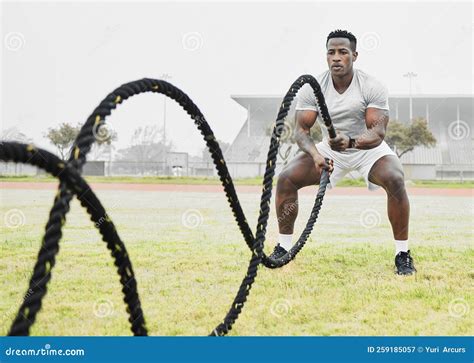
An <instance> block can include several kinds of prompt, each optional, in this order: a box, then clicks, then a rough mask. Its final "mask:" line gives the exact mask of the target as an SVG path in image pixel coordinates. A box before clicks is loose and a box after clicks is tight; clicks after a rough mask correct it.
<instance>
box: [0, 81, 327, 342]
mask: <svg viewBox="0 0 474 363" xmlns="http://www.w3.org/2000/svg"><path fill="white" fill-rule="evenodd" d="M305 83H308V84H309V85H310V86H311V87H312V88H313V91H314V94H315V96H316V98H317V100H318V106H319V111H320V115H321V117H322V119H323V121H324V124H325V126H326V127H327V129H328V132H329V136H330V137H335V136H336V132H335V130H334V127H333V125H332V122H331V118H330V116H329V112H328V110H327V106H326V103H325V100H324V96H323V94H322V92H321V88H320V86H319V84H318V82H317V81H316V79H315V78H314V77H312V76H310V75H303V76H301V77H299V78H298V79H297V80H296V81H295V82H294V83H293V84H292V85H291V87H290V89H289V91H288V92H287V93H286V95H285V97H284V99H283V101H282V103H281V107H280V109H279V112H278V116H277V119H276V122H275V126H274V128H273V132H272V137H271V142H270V148H269V151H268V155H267V163H266V169H265V174H264V178H263V190H262V196H261V201H260V212H259V217H258V223H257V228H256V235H255V237H254V235H253V233H252V230H251V228H250V226H249V224H248V222H247V220H246V218H245V215H244V213H243V210H242V207H241V205H240V202H239V199H238V197H237V193H236V191H235V187H234V184H233V181H232V178H231V176H230V174H229V171H228V169H227V165H226V163H225V160H224V157H223V155H222V151H221V149H220V147H219V144H218V142H217V140H216V138H215V136H214V133H213V132H212V129H211V128H210V126H209V124H208V123H207V121H206V119H205V118H204V116H203V114H202V113H201V111H200V110H199V108H198V107H197V106H196V105H195V104H194V103H193V101H192V100H191V99H190V98H189V97H188V96H187V95H186V94H185V93H184V92H182V91H181V90H180V89H178V88H177V87H175V86H173V85H172V84H170V83H168V82H166V81H163V80H155V79H148V78H145V79H142V80H138V81H134V82H130V83H127V84H124V85H122V86H120V87H119V88H117V89H116V90H115V91H113V92H112V93H110V94H109V95H108V96H107V97H106V98H105V99H104V100H103V101H102V102H101V103H100V104H99V106H97V107H96V108H95V110H94V111H93V112H92V114H91V115H90V116H89V118H88V119H87V121H86V123H85V124H84V125H83V127H82V128H81V130H80V132H79V134H78V136H77V138H76V140H75V142H74V145H73V147H72V149H71V154H70V156H69V160H68V161H67V162H66V161H63V160H60V159H59V158H58V157H56V156H55V155H53V154H51V153H49V152H47V151H45V150H42V149H39V148H36V147H34V146H32V145H26V144H21V143H16V142H2V143H1V144H0V160H2V161H6V162H8V161H12V162H18V163H28V164H31V165H35V166H37V167H39V168H42V169H44V170H46V171H47V172H49V173H51V174H52V175H53V176H55V177H57V178H58V179H59V181H60V183H59V187H58V192H57V194H56V197H55V199H54V204H53V207H52V209H51V212H50V214H49V219H48V222H47V224H46V228H45V229H46V230H45V235H44V237H43V240H42V244H41V247H40V250H39V252H38V257H37V261H36V264H35V266H34V269H33V273H32V276H31V278H30V282H29V288H28V290H27V293H26V294H25V297H24V300H23V303H22V304H21V306H20V308H19V310H18V313H17V315H16V318H15V320H14V321H13V323H12V325H11V328H10V331H9V333H8V335H29V333H30V328H31V326H32V325H33V324H34V322H35V319H36V315H37V313H38V312H39V310H40V309H41V305H42V300H43V298H44V296H45V295H46V292H47V284H48V282H49V281H50V280H51V271H52V269H53V267H54V265H55V261H56V255H57V253H58V252H59V241H60V239H61V236H62V232H61V229H62V226H63V225H64V223H65V221H66V214H67V213H68V211H69V208H70V202H71V200H72V198H73V196H74V195H76V196H77V198H78V199H79V201H80V202H81V205H82V206H83V207H84V208H86V210H87V212H88V213H89V215H90V217H91V220H92V221H93V222H94V224H95V226H96V227H97V228H98V229H99V231H100V233H101V235H102V239H103V241H104V242H106V244H107V248H108V249H109V250H110V251H111V254H112V257H113V258H114V263H115V266H116V267H117V272H118V274H119V276H120V283H121V284H122V292H123V294H124V302H125V304H126V306H127V312H128V314H129V322H130V324H131V330H132V332H133V334H134V335H147V334H148V332H147V329H146V325H145V319H144V316H143V311H142V308H141V302H140V298H139V295H138V288H137V282H136V279H135V274H134V272H133V268H132V263H131V261H130V258H129V256H128V253H127V250H126V248H125V245H124V243H123V242H122V240H121V239H120V237H119V235H118V232H117V230H116V229H115V226H114V224H113V222H112V220H111V219H110V218H109V216H107V213H106V211H105V209H104V207H103V206H102V204H101V203H100V201H99V199H98V198H97V197H96V196H95V194H94V193H93V191H92V190H91V188H90V187H89V186H88V184H87V183H86V181H85V180H84V179H83V178H82V177H81V175H80V174H81V171H82V167H83V166H84V164H85V163H86V156H87V153H88V152H89V151H90V149H91V146H92V144H93V142H94V141H95V137H94V132H96V131H97V130H98V129H99V128H100V127H101V126H103V125H104V123H105V118H106V117H107V116H109V115H110V114H111V112H112V110H113V109H115V108H116V107H117V105H118V104H120V103H121V102H123V101H124V100H126V99H128V98H129V97H132V96H134V95H138V94H140V93H144V92H154V93H161V94H163V95H165V96H167V97H169V98H172V99H173V100H175V101H176V102H177V103H178V104H179V105H180V106H181V107H182V108H183V109H184V110H185V111H186V112H187V113H188V114H189V115H190V116H191V118H192V119H193V120H194V123H195V125H196V126H197V128H198V130H199V131H200V132H201V134H202V136H203V138H204V141H205V143H206V145H207V147H208V149H209V151H210V153H211V156H212V160H213V162H214V165H215V167H216V169H217V173H218V175H219V178H220V180H221V182H222V185H223V187H224V191H225V194H226V196H227V200H228V202H229V205H230V207H231V209H232V212H233V214H234V218H235V220H236V222H237V224H238V226H239V229H240V231H241V233H242V235H243V237H244V239H245V242H246V243H247V245H248V247H249V248H250V250H251V252H252V256H251V258H250V261H249V265H248V268H247V272H246V275H245V277H244V279H243V280H242V283H241V285H240V287H239V289H238V292H237V294H236V296H235V298H234V300H233V303H232V305H231V307H230V309H229V311H228V313H227V315H226V316H225V318H224V320H223V322H222V323H221V324H219V325H218V326H217V327H216V328H215V329H214V330H213V331H212V332H211V333H210V335H214V336H222V335H226V334H227V333H228V332H229V331H230V330H231V329H232V325H233V324H234V323H235V321H236V320H237V318H238V316H239V314H240V313H241V311H242V309H243V306H244V304H245V302H246V300H247V297H248V295H249V292H250V289H251V287H252V284H253V282H254V281H255V278H256V276H257V271H258V266H259V265H260V264H261V263H262V264H263V265H265V266H266V267H269V268H278V267H282V266H284V265H286V264H287V263H289V262H290V261H292V260H293V259H294V258H295V257H296V255H297V254H298V252H299V251H300V250H301V249H302V248H303V246H304V244H305V242H306V240H307V238H308V236H309V235H310V234H311V231H312V229H313V226H314V224H315V222H316V219H317V217H318V213H319V211H320V209H321V205H322V201H323V198H324V194H325V191H326V186H327V184H328V182H329V175H328V172H327V171H326V170H323V171H322V174H321V180H320V185H319V190H318V193H317V195H316V199H315V203H314V206H313V209H312V211H311V215H310V218H309V220H308V222H307V224H306V227H305V229H304V230H303V232H302V234H301V236H300V238H299V239H298V241H297V242H296V244H295V245H294V246H293V248H292V249H291V250H290V251H289V252H288V253H287V254H285V255H284V256H283V257H281V258H279V259H273V258H270V257H269V256H267V255H266V254H265V253H264V251H263V248H264V242H265V235H266V228H267V222H268V218H269V212H270V199H271V194H272V183H273V176H274V174H275V167H276V159H277V154H278V149H279V146H280V136H281V132H282V129H283V125H284V119H285V118H286V116H287V115H288V111H289V109H290V106H291V103H292V102H293V100H294V98H295V96H296V94H297V92H298V91H299V89H300V88H301V87H302V86H303V85H304V84H305Z"/></svg>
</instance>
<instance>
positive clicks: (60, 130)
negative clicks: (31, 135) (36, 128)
mask: <svg viewBox="0 0 474 363" xmlns="http://www.w3.org/2000/svg"><path fill="white" fill-rule="evenodd" d="M80 130H81V125H77V126H72V125H71V124H69V123H67V122H63V123H62V124H61V125H59V126H58V127H57V128H49V129H48V132H47V133H46V134H45V135H44V136H45V137H46V138H47V139H48V140H49V141H50V142H51V143H52V144H53V145H54V146H56V148H57V149H58V152H59V155H60V157H61V159H63V160H65V159H66V152H67V151H68V150H69V149H70V148H71V146H72V144H73V143H74V140H75V139H76V136H77V135H78V134H79V131H80Z"/></svg>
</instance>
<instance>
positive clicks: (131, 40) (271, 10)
mask: <svg viewBox="0 0 474 363" xmlns="http://www.w3.org/2000/svg"><path fill="white" fill-rule="evenodd" d="M1 16H2V20H1V24H2V40H3V46H2V47H1V49H2V50H1V52H2V53H1V61H2V65H1V72H2V74H1V78H2V81H1V82H2V89H1V91H2V94H1V123H2V125H1V127H2V130H5V129H8V128H10V127H13V126H16V127H17V128H18V129H19V130H20V131H21V132H24V133H25V134H27V135H28V136H29V137H31V138H33V139H34V141H35V143H36V144H37V145H39V146H42V147H46V148H48V149H50V150H53V148H52V147H51V146H48V142H47V140H45V139H44V137H43V133H44V132H45V131H46V130H47V128H48V127H53V126H56V125H58V124H59V123H60V122H65V121H67V122H72V123H79V122H81V123H82V122H84V121H85V120H86V118H87V117H88V116H89V114H90V113H91V112H92V110H93V109H94V108H95V107H96V105H97V104H98V103H99V102H100V101H101V100H102V98H103V97H105V96H106V95H107V94H108V93H109V92H110V91H112V90H113V89H114V88H116V87H117V86H119V85H121V84H122V83H125V82H128V81H132V80H135V79H139V78H143V77H151V78H161V77H162V75H164V74H168V75H170V76H171V77H172V78H171V79H170V82H172V83H174V84H175V85H176V86H178V87H180V88H181V89H183V90H184V91H185V92H186V93H188V95H189V96H190V97H191V98H192V99H193V100H194V102H195V103H196V104H197V105H198V107H200V109H201V111H202V112H203V113H204V115H205V116H206V118H207V120H208V121H209V123H210V125H211V127H212V128H213V130H214V133H215V134H216V136H217V137H218V138H219V139H221V140H224V141H227V142H231V141H232V140H233V139H234V137H235V136H236V134H237V132H238V131H239V129H240V128H241V126H242V124H243V123H244V122H245V117H246V111H245V109H243V108H242V107H241V106H239V105H238V104H237V103H235V101H233V100H232V99H231V98H230V95H232V94H253V95H259V94H260V95H269V94H271V95H283V93H284V92H285V91H286V90H287V89H288V86H289V85H290V84H291V82H293V81H294V80H295V79H296V78H297V77H298V76H299V75H301V74H304V73H311V74H314V75H316V74H319V73H321V72H322V71H324V70H325V69H326V68H327V65H326V63H325V62H326V59H325V40H326V36H327V34H328V33H329V32H330V31H331V30H334V29H336V28H342V29H347V30H349V31H351V32H353V33H354V34H355V35H356V37H357V38H358V41H359V46H358V48H359V49H358V51H359V59H358V60H357V62H356V64H355V66H356V67H357V68H360V69H362V70H364V71H366V72H367V73H369V74H372V75H374V76H376V77H378V78H379V79H380V80H381V81H382V82H383V83H385V84H386V85H387V87H388V89H389V92H390V93H392V94H407V93H408V80H407V78H404V77H403V76H402V75H403V74H404V73H406V72H408V71H412V72H415V73H417V75H418V77H417V78H416V79H415V83H414V92H415V93H422V94H472V93H473V89H472V84H473V80H474V65H473V59H472V57H473V54H472V48H473V46H472V43H473V31H474V23H473V9H472V2H438V3H431V2H422V3H420V2H417V3H415V2H402V3H393V2H383V3H382V2H355V1H353V2H350V3H347V2H344V3H343V2H319V1H314V2H301V3H297V2H294V1H291V2H290V1H285V2H268V1H267V2H261V3H254V2H243V3H237V2H225V3H217V2H196V1H194V2H192V3H187V2H177V3H171V2H143V3H137V2H118V3H117V2H111V1H108V2H101V3H98V2H90V1H89V2H65V3H45V2H38V1H36V2H29V3H20V2H14V3H13V2H11V3H9V2H3V3H2V14H1ZM167 105H168V107H167V130H168V138H169V139H171V140H172V142H173V143H174V145H175V150H177V151H188V152H191V153H194V154H196V153H197V152H198V151H199V150H201V149H202V147H203V146H204V144H203V142H202V140H201V136H200V134H199V133H198V132H197V130H196V129H195V127H194V125H193V123H192V122H191V120H190V119H189V117H188V116H187V115H186V114H185V113H184V112H183V111H181V110H180V108H179V107H178V106H176V105H175V104H174V102H173V101H170V100H169V101H168V103H167ZM276 111H277V110H275V115H276ZM108 122H110V123H111V125H112V127H113V128H114V130H116V131H117V133H118V137H119V140H118V146H119V147H123V146H125V145H127V144H128V143H129V141H130V135H131V134H132V131H133V129H135V128H136V127H138V126H140V125H149V124H157V125H159V126H160V127H161V126H162V124H163V96H161V95H156V94H148V95H142V96H138V97H136V98H133V99H130V100H128V101H127V102H126V103H124V104H122V105H121V106H119V108H118V109H117V110H116V111H115V112H114V113H113V114H112V116H111V117H110V118H108Z"/></svg>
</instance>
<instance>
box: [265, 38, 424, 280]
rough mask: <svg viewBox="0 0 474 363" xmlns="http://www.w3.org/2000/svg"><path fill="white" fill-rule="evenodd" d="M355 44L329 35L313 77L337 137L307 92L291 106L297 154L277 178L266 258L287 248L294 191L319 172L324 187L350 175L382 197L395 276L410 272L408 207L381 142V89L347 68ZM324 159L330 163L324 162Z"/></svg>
mask: <svg viewBox="0 0 474 363" xmlns="http://www.w3.org/2000/svg"><path fill="white" fill-rule="evenodd" d="M356 45H357V40H356V38H355V36H354V35H353V34H351V33H350V32H347V31H343V30H336V31H333V32H331V33H330V34H329V35H328V37H327V41H326V48H327V63H328V66H329V70H328V71H326V72H324V73H323V74H321V75H320V76H318V77H317V80H318V83H319V84H320V85H321V89H322V92H323V94H324V97H325V100H326V104H327V107H328V109H329V114H330V115H331V119H332V122H333V124H334V127H335V129H336V131H337V137H336V138H334V139H328V133H327V130H326V128H325V127H324V125H323V123H322V120H321V118H320V116H319V111H318V106H317V100H316V97H315V96H314V92H313V89H312V88H311V87H310V86H309V85H308V84H306V85H304V86H303V87H302V89H301V90H300V92H299V94H298V99H297V104H296V128H295V133H296V134H295V136H296V141H297V144H298V146H299V147H300V149H301V150H302V151H303V152H302V153H298V154H297V155H296V156H295V158H294V159H293V160H291V161H290V163H289V164H288V165H287V166H286V167H285V168H284V169H283V170H282V172H281V173H280V175H279V178H278V184H277V192H276V211H277V217H278V225H279V232H280V234H279V243H278V244H277V246H276V247H275V250H274V251H273V253H272V257H274V258H278V257H281V256H283V255H284V254H285V253H286V252H287V251H288V250H289V249H290V248H291V247H292V243H293V241H292V237H293V226H294V222H295V219H296V216H297V214H298V189H300V188H303V187H305V186H308V185H314V184H319V180H320V177H321V171H322V169H326V170H328V171H329V173H330V186H329V187H334V186H335V185H336V183H337V182H338V181H339V180H340V179H341V178H342V177H344V175H346V174H347V173H348V172H350V171H352V170H357V171H359V172H360V173H361V174H362V175H363V176H364V178H365V181H366V183H367V186H368V188H369V190H374V189H377V188H379V187H382V188H383V189H385V191H386V193H387V204H388V208H387V209H388V218H389V220H390V223H391V225H392V230H393V236H394V239H395V266H396V272H397V273H398V274H399V275H411V274H413V273H415V272H416V269H415V267H414V265H413V259H412V257H411V256H410V251H409V250H408V220H409V213H410V205H409V201H408V196H407V193H406V190H405V183H404V175H403V169H402V166H401V163H400V160H399V159H398V157H397V156H396V154H395V153H394V152H393V151H392V150H391V149H390V148H389V146H388V145H387V144H386V143H385V141H384V136H385V132H386V128H387V124H388V96H387V90H386V88H385V87H384V86H382V85H381V84H380V83H379V82H378V81H377V80H376V79H375V78H374V77H371V76H369V75H368V74H366V73H364V72H362V71H360V70H358V69H354V68H353V62H355V61H356V60H357V55H358V54H357V51H356ZM317 119H318V122H319V123H320V126H321V129H322V132H323V136H324V138H323V141H322V142H320V143H318V144H317V145H315V144H314V142H313V141H312V139H311V138H310V129H311V127H313V126H314V124H315V121H316V120H317ZM325 158H328V159H330V160H331V161H330V162H329V163H326V161H325Z"/></svg>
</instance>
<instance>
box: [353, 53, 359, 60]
mask: <svg viewBox="0 0 474 363" xmlns="http://www.w3.org/2000/svg"><path fill="white" fill-rule="evenodd" d="M358 55H359V53H357V51H353V52H352V61H353V62H355V61H356V60H357V56H358Z"/></svg>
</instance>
